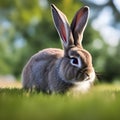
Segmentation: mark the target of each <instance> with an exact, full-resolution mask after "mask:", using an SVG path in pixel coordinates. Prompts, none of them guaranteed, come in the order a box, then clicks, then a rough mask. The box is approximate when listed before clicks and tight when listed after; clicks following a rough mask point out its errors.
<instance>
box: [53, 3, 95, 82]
mask: <svg viewBox="0 0 120 120" xmlns="http://www.w3.org/2000/svg"><path fill="white" fill-rule="evenodd" d="M51 7H52V15H53V20H54V24H55V27H56V29H57V32H58V33H59V36H60V38H61V42H62V45H63V48H64V57H63V58H62V60H61V62H60V63H59V65H58V67H59V68H58V72H59V76H60V77H61V79H62V80H64V81H66V82H75V83H76V82H81V81H87V80H90V81H94V79H95V72H94V68H93V65H92V57H91V54H90V53H89V52H88V51H86V50H85V49H83V46H82V38H83V33H84V30H85V27H86V24H87V21H88V15H89V7H87V6H84V7H82V8H81V9H79V10H78V11H77V13H76V15H75V16H74V18H73V21H72V23H71V25H69V23H68V21H67V18H66V16H65V15H64V14H63V13H62V12H61V11H60V10H59V9H58V8H57V7H56V6H55V5H53V4H52V5H51Z"/></svg>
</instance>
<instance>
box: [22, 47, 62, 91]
mask: <svg viewBox="0 0 120 120" xmlns="http://www.w3.org/2000/svg"><path fill="white" fill-rule="evenodd" d="M63 53H64V52H63V50H61V49H55V48H48V49H44V50H42V51H40V52H38V53H36V54H35V55H33V56H32V57H31V58H30V60H29V61H28V63H27V64H26V66H25V67H24V69H23V73H22V82H23V83H22V84H23V88H25V89H32V88H33V87H35V88H36V89H38V90H39V89H40V90H42V91H46V90H47V89H48V87H49V86H48V74H49V72H50V71H52V69H54V67H55V64H56V62H57V60H58V59H59V58H62V57H63Z"/></svg>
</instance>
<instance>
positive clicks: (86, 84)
mask: <svg viewBox="0 0 120 120" xmlns="http://www.w3.org/2000/svg"><path fill="white" fill-rule="evenodd" d="M90 87H91V83H90V81H83V82H80V83H77V84H75V86H74V87H73V88H72V89H71V91H72V92H74V93H78V92H79V93H86V92H87V91H88V90H89V89H90Z"/></svg>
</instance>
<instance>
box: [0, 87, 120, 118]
mask: <svg viewBox="0 0 120 120" xmlns="http://www.w3.org/2000/svg"><path fill="white" fill-rule="evenodd" d="M7 119H8V120H23V119H24V120H25V119H29V120H76V119H78V120H120V86H119V85H118V86H115V85H98V86H96V87H93V88H92V89H91V90H90V91H89V92H88V93H86V94H79V95H75V94H74V95H72V94H70V93H69V94H65V95H55V94H54V95H45V94H42V93H39V94H38V93H35V92H33V93H27V92H25V91H23V90H22V89H17V88H15V89H7V88H5V89H0V120H7Z"/></svg>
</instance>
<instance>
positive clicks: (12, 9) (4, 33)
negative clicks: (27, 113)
mask: <svg viewBox="0 0 120 120" xmlns="http://www.w3.org/2000/svg"><path fill="white" fill-rule="evenodd" d="M51 3H54V4H55V5H56V6H57V7H58V8H59V9H60V10H62V11H63V12H64V13H65V14H66V16H67V18H68V20H69V22H71V20H72V18H73V16H74V14H75V12H76V11H77V10H78V9H79V8H80V7H82V6H84V5H88V6H89V7H90V18H89V22H88V25H87V28H86V30H85V33H84V38H83V46H84V48H85V49H87V50H88V51H89V52H90V53H91V54H92V56H93V65H94V68H95V71H96V72H98V74H100V75H101V80H102V81H107V82H112V81H115V80H117V81H120V4H119V3H120V1H119V0H81V1H80V0H0V76H3V75H13V76H15V77H16V78H17V79H20V76H21V71H22V69H23V67H24V65H25V64H26V62H27V61H28V59H29V58H30V57H31V56H32V55H33V54H34V53H36V52H38V51H39V50H41V49H44V48H47V47H56V48H61V43H60V40H59V36H58V33H57V32H56V29H55V27H54V24H53V21H52V16H51V10H50V4H51Z"/></svg>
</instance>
